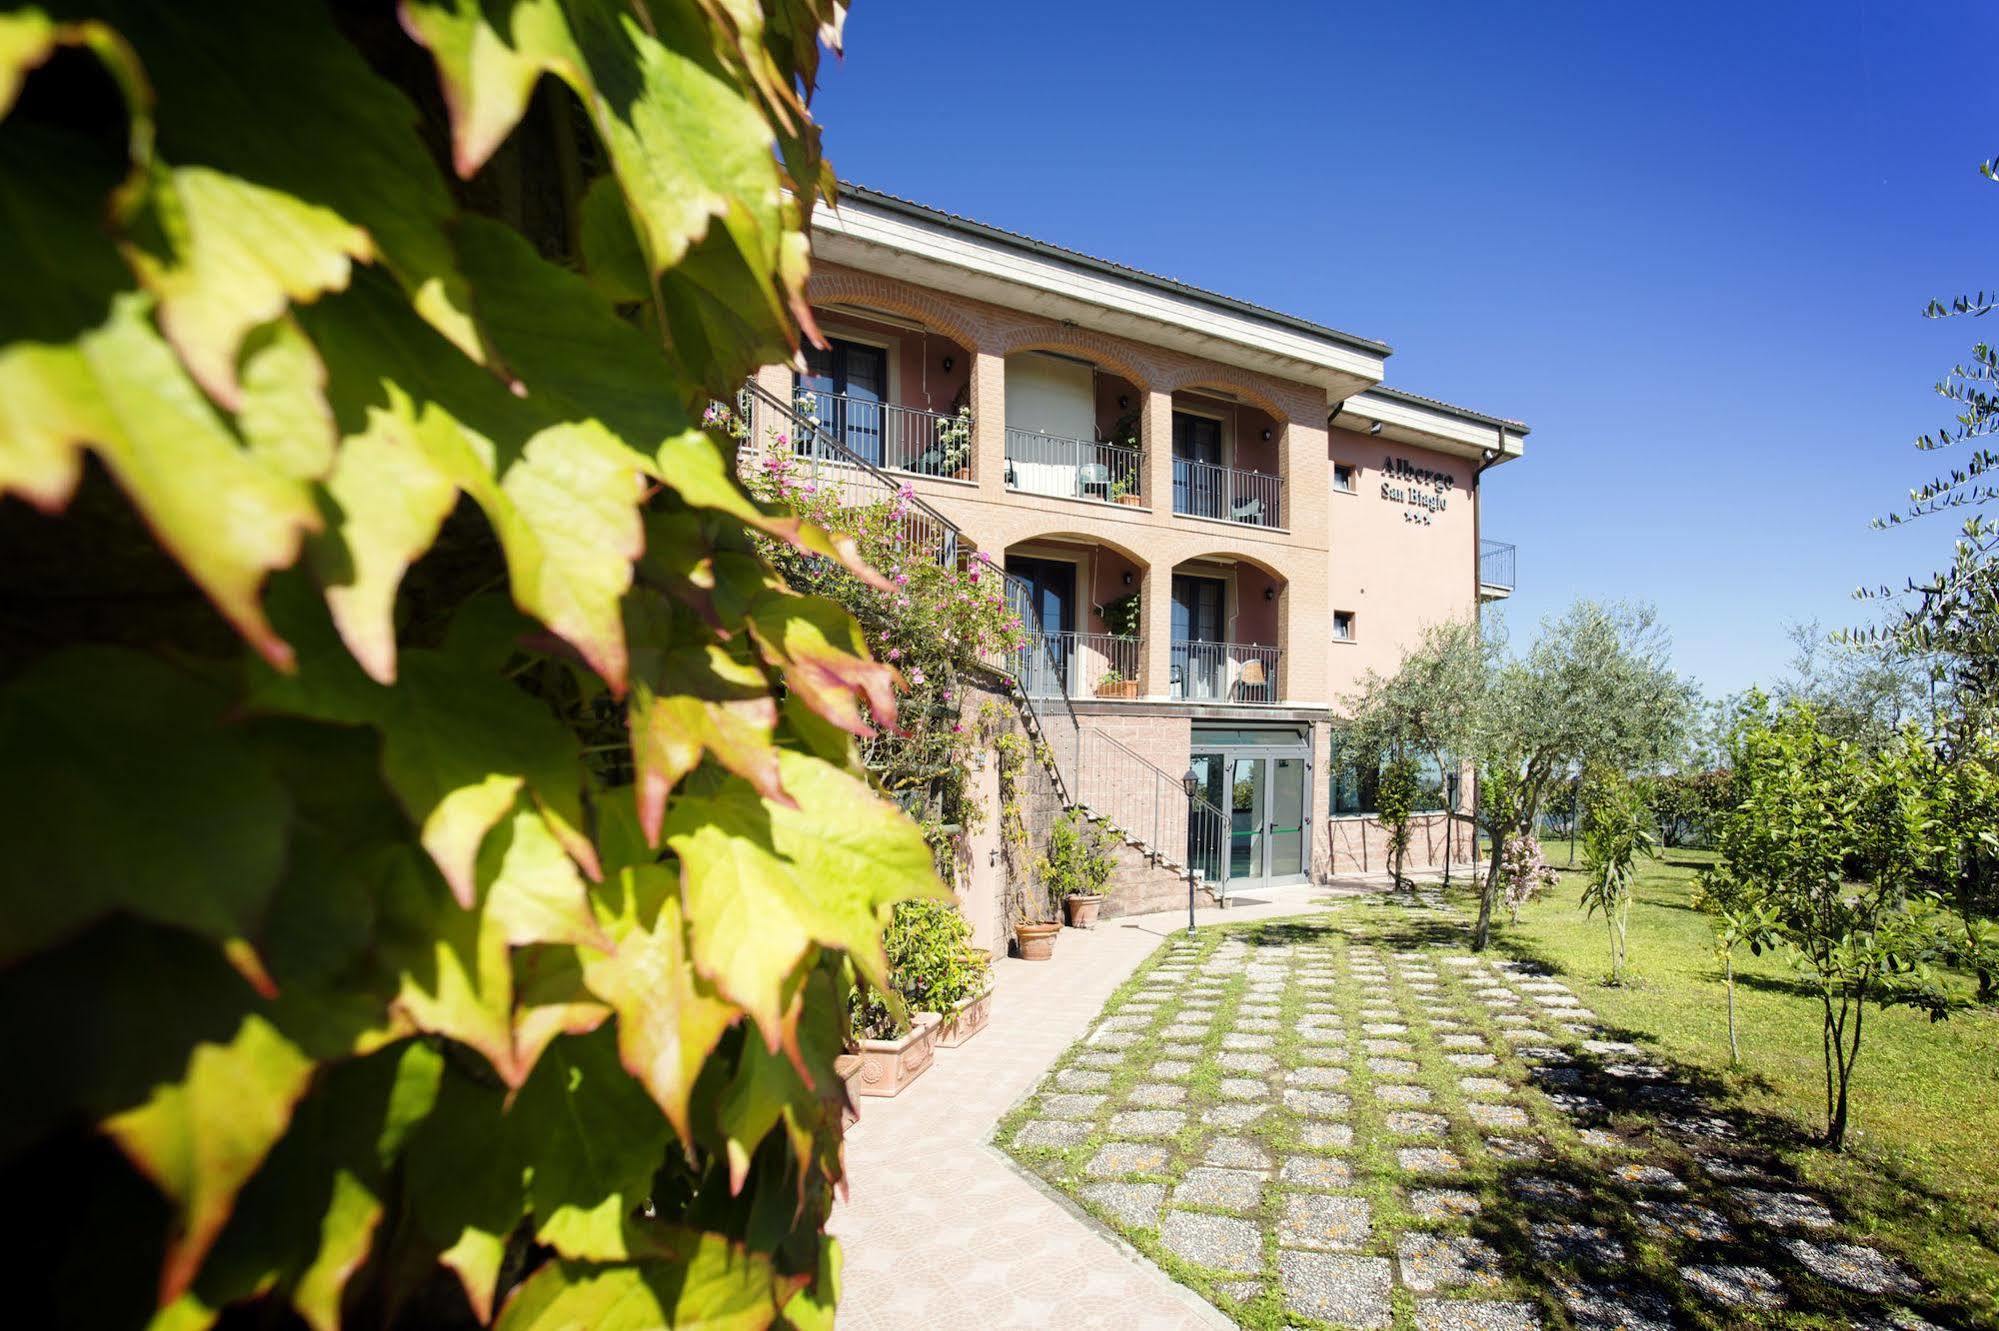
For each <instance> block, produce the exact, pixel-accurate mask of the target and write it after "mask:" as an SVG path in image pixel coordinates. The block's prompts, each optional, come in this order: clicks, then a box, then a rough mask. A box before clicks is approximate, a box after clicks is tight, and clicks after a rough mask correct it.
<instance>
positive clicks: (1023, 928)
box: [1013, 924, 1062, 961]
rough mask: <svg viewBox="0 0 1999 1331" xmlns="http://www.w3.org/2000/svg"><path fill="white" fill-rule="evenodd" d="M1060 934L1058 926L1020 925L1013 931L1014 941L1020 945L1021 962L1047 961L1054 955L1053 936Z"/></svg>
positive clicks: (1060, 927)
mask: <svg viewBox="0 0 1999 1331" xmlns="http://www.w3.org/2000/svg"><path fill="white" fill-rule="evenodd" d="M1061 932H1062V926H1061V925H1059V924H1020V925H1015V926H1014V930H1013V937H1014V941H1015V942H1017V943H1019V944H1020V959H1021V960H1022V961H1047V960H1049V959H1050V958H1051V957H1053V956H1054V955H1055V935H1056V934H1059V933H1061Z"/></svg>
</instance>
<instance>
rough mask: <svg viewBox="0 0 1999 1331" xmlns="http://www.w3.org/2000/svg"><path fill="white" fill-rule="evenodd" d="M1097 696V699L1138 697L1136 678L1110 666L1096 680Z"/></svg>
mask: <svg viewBox="0 0 1999 1331" xmlns="http://www.w3.org/2000/svg"><path fill="white" fill-rule="evenodd" d="M1097 696H1098V697H1099V698H1136V697H1137V696H1138V680H1137V678H1136V677H1133V676H1127V675H1125V674H1124V672H1122V671H1120V670H1119V669H1118V668H1117V667H1116V666H1112V667H1111V668H1110V669H1109V670H1106V671H1105V672H1104V673H1103V676H1102V677H1101V678H1099V679H1098V680H1097Z"/></svg>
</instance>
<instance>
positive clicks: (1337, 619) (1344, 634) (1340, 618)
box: [1333, 610, 1353, 642]
mask: <svg viewBox="0 0 1999 1331" xmlns="http://www.w3.org/2000/svg"><path fill="white" fill-rule="evenodd" d="M1333 641H1334V642H1352V641H1353V611H1351V610H1335V611H1333Z"/></svg>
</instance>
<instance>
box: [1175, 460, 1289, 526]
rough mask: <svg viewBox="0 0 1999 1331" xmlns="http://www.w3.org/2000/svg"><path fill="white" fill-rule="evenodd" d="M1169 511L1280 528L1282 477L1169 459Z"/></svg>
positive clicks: (1281, 523)
mask: <svg viewBox="0 0 1999 1331" xmlns="http://www.w3.org/2000/svg"><path fill="white" fill-rule="evenodd" d="M1173 511H1174V512H1175V513H1179V514H1184V515H1185V516H1188V517H1196V518H1215V519H1218V520H1220V521H1223V522H1240V523H1244V524H1246V525H1248V526H1251V527H1281V526H1283V525H1284V478H1283V477H1282V476H1275V475H1272V474H1270V473H1269V472H1262V471H1244V470H1242V469H1241V468H1239V467H1223V466H1220V465H1217V464H1216V463H1213V462H1195V461H1193V460H1192V459H1189V458H1175V459H1173Z"/></svg>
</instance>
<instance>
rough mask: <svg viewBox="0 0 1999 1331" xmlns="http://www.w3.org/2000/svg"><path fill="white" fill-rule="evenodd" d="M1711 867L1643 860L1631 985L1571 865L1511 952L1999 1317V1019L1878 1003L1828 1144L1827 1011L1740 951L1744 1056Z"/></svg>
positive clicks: (1861, 1227)
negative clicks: (1710, 920) (1734, 1040)
mask: <svg viewBox="0 0 1999 1331" xmlns="http://www.w3.org/2000/svg"><path fill="white" fill-rule="evenodd" d="M1545 851H1546V854H1547V856H1548V859H1549V861H1550V862H1551V863H1552V864H1554V865H1555V866H1556V867H1557V868H1562V867H1563V866H1565V865H1566V864H1567V862H1568V851H1569V848H1568V845H1567V843H1565V842H1549V843H1546V845H1545ZM1712 862H1713V856H1712V855H1711V854H1709V853H1706V852H1702V851H1692V850H1671V851H1666V852H1664V853H1663V856H1662V858H1661V859H1659V860H1657V861H1653V862H1651V863H1649V864H1647V865H1646V866H1645V868H1644V870H1643V873H1642V875H1641V877H1640V879H1639V883H1638V891H1637V902H1636V905H1635V906H1634V907H1633V909H1632V912H1631V928H1630V942H1629V948H1630V950H1629V955H1628V958H1627V979H1626V982H1625V983H1624V985H1623V986H1621V987H1619V988H1611V987H1609V986H1607V985H1605V984H1603V983H1602V981H1603V978H1604V976H1605V974H1606V973H1607V971H1608V969H1609V962H1608V940H1607V936H1606V931H1605V928H1604V923H1603V921H1602V919H1601V918H1586V917H1585V916H1584V914H1583V912H1582V909H1581V908H1580V907H1579V906H1577V904H1576V898H1577V896H1578V895H1579V894H1580V892H1581V879H1580V877H1579V876H1578V875H1575V874H1571V873H1566V872H1565V873H1563V875H1562V878H1561V881H1560V883H1559V884H1558V885H1557V886H1556V887H1555V888H1554V889H1553V890H1552V891H1551V892H1549V893H1547V894H1546V895H1544V896H1543V897H1542V899H1541V900H1539V901H1536V902H1534V903H1532V904H1530V905H1529V906H1528V907H1527V908H1526V909H1525V910H1524V911H1523V912H1522V913H1521V918H1520V923H1519V924H1518V925H1507V924H1506V923H1505V922H1504V917H1503V915H1502V917H1501V924H1500V927H1499V928H1498V930H1497V931H1496V933H1495V939H1496V942H1497V946H1498V947H1500V948H1501V949H1502V950H1503V951H1505V952H1510V953H1512V954H1514V955H1516V956H1520V957H1523V958H1531V959H1533V960H1537V961H1541V962H1544V963H1546V964H1548V965H1551V966H1553V967H1555V968H1556V969H1557V970H1560V971H1562V972H1565V973H1566V974H1567V975H1568V977H1569V978H1570V980H1571V983H1573V984H1574V985H1575V989H1576V992H1577V993H1578V994H1579V995H1580V996H1581V997H1582V998H1583V999H1584V1001H1585V1002H1587V1003H1588V1004H1589V1005H1590V1006H1591V1007H1593V1008H1594V1009H1595V1011H1596V1012H1597V1013H1598V1015H1599V1016H1601V1017H1602V1018H1603V1019H1604V1020H1605V1021H1606V1022H1607V1023H1610V1024H1612V1025H1617V1026H1622V1027H1625V1028H1627V1029H1628V1030H1630V1031H1632V1032H1635V1033H1637V1034H1638V1035H1640V1036H1642V1037H1644V1038H1645V1039H1647V1040H1649V1041H1650V1042H1652V1043H1653V1044H1655V1045H1656V1046H1657V1047H1658V1048H1659V1049H1660V1051H1661V1052H1663V1053H1666V1054H1669V1055H1671V1056H1672V1057H1674V1058H1675V1059H1677V1060H1679V1061H1681V1062H1683V1063H1687V1064H1691V1065H1695V1066H1698V1067H1700V1068H1702V1069H1703V1070H1705V1071H1707V1072H1710V1073H1711V1074H1713V1075H1714V1077H1715V1078H1716V1079H1717V1080H1719V1081H1720V1082H1721V1083H1723V1085H1724V1086H1725V1087H1726V1088H1727V1090H1728V1091H1729V1092H1731V1093H1732V1094H1734V1095H1735V1096H1736V1097H1737V1099H1738V1101H1739V1103H1740V1105H1741V1107H1742V1108H1743V1109H1745V1110H1748V1111H1750V1112H1751V1113H1754V1114H1756V1115H1758V1116H1759V1117H1761V1118H1762V1119H1763V1121H1764V1122H1766V1123H1767V1125H1768V1127H1769V1129H1770V1144H1771V1145H1772V1146H1773V1147H1774V1148H1775V1149H1776V1150H1777V1151H1778V1153H1779V1154H1781V1155H1782V1156H1783V1157H1784V1158H1785V1159H1786V1160H1787V1161H1789V1162H1790V1164H1791V1165H1792V1166H1793V1167H1794V1168H1795V1169H1796V1170H1797V1171H1798V1173H1799V1176H1800V1177H1801V1178H1802V1179H1804V1180H1805V1181H1807V1182H1809V1183H1812V1184H1814V1185H1816V1186H1817V1187H1820V1188H1822V1189H1824V1190H1825V1191H1826V1192H1827V1193H1829V1194H1831V1195H1832V1196H1834V1197H1835V1198H1837V1199H1838V1200H1839V1201H1840V1202H1841V1203H1843V1205H1844V1209H1845V1211H1846V1214H1847V1216H1848V1219H1849V1222H1850V1225H1851V1227H1852V1228H1853V1229H1854V1230H1856V1231H1858V1232H1859V1233H1861V1234H1863V1235H1865V1236H1867V1239H1868V1241H1870V1242H1874V1243H1875V1244H1876V1245H1877V1246H1879V1247H1882V1248H1883V1249H1885V1250H1888V1251H1891V1252H1895V1253H1899V1254H1900V1255H1902V1256H1904V1257H1906V1258H1907V1259H1908V1260H1909V1261H1911V1262H1912V1263H1913V1264H1915V1265H1916V1266H1917V1267H1919V1268H1920V1269H1921V1270H1922V1272H1923V1274H1924V1275H1925V1276H1927V1277H1928V1278H1929V1279H1930V1280H1931V1281H1933V1282H1934V1283H1935V1284H1936V1285H1937V1286H1938V1288H1939V1289H1940V1290H1943V1291H1945V1292H1947V1293H1949V1294H1951V1295H1954V1296H1955V1297H1956V1298H1958V1299H1960V1300H1963V1301H1965V1302H1967V1303H1970V1304H1972V1305H1974V1306H1976V1307H1977V1308H1978V1309H1980V1311H1981V1313H1982V1314H1983V1315H1984V1317H1985V1318H1986V1319H1987V1320H1989V1321H1991V1322H1992V1323H1993V1324H1995V1325H1999V1012H1994V1011H1992V1010H1990V1009H1982V1010H1981V1009H1973V1010H1965V1011H1960V1012H1958V1013H1957V1014H1956V1015H1954V1016H1953V1017H1952V1018H1951V1019H1950V1020H1949V1021H1947V1022H1942V1023H1938V1024H1934V1025H1933V1024H1931V1023H1930V1021H1929V1020H1928V1019H1927V1018H1925V1017H1923V1016H1922V1015H1920V1014H1918V1013H1913V1012H1907V1011H1892V1012H1887V1013H1880V1012H1877V1011H1875V1010H1872V1009H1870V1010H1869V1012H1868V1015H1867V1027H1866V1035H1865V1039H1864V1043H1863V1045H1862V1048H1861V1054H1860V1063H1859V1066H1858V1068H1857V1070H1856V1072H1855V1075H1854V1105H1853V1109H1852V1121H1851V1126H1850V1127H1849V1129H1848V1133H1847V1151H1846V1153H1845V1154H1844V1155H1843V1156H1841V1155H1834V1154H1831V1153H1830V1152H1827V1151H1824V1150H1821V1149H1817V1148H1816V1147H1815V1146H1813V1145H1812V1142H1813V1140H1814V1138H1815V1136H1816V1135H1817V1134H1818V1133H1820V1132H1821V1131H1822V1130H1823V1128H1824V1123H1825V1082H1824V1075H1825V1074H1824V1065H1823V1062H1822V1059H1821V1054H1820V1024H1819V1007H1818V1003H1817V1000H1816V999H1815V998H1814V997H1813V996H1812V995H1811V994H1810V993H1808V992H1807V991H1805V990H1803V989H1802V988H1800V987H1799V986H1798V985H1797V983H1796V981H1795V979H1794V977H1793V974H1792V972H1791V970H1790V968H1789V967H1788V966H1787V965H1786V964H1785V962H1784V961H1783V960H1782V959H1781V958H1780V957H1773V956H1769V955H1766V956H1764V957H1763V958H1761V959H1760V960H1759V959H1755V958H1751V957H1750V956H1749V955H1748V953H1747V951H1746V950H1743V951H1742V952H1741V953H1739V954H1738V957H1737V960H1736V974H1737V985H1736V1004H1737V1021H1738V1028H1739V1030H1740V1033H1741V1040H1742V1055H1743V1061H1742V1065H1741V1066H1740V1067H1739V1068H1736V1069H1731V1068H1730V1067H1729V1060H1728V1026H1727V1013H1726V1006H1725V1005H1726V999H1725V989H1724V986H1723V981H1722V969H1721V964H1720V962H1719V961H1718V960H1717V959H1716V957H1715V955H1714V952H1713V949H1712V935H1711V933H1710V931H1709V929H1708V924H1707V920H1706V919H1705V917H1703V916H1702V915H1701V914H1699V913H1698V912H1697V911H1695V910H1694V909H1693V908H1692V906H1691V904H1690V897H1691V894H1692V890H1693V882H1694V875H1695V873H1696V872H1697V871H1698V870H1699V869H1700V868H1702V867H1703V866H1705V865H1707V864H1710V863H1712ZM1456 887H1457V884H1455V883H1454V884H1453V888H1454V893H1455V889H1456ZM1966 992H1967V993H1968V992H1969V986H1968V985H1967V986H1966Z"/></svg>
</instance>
